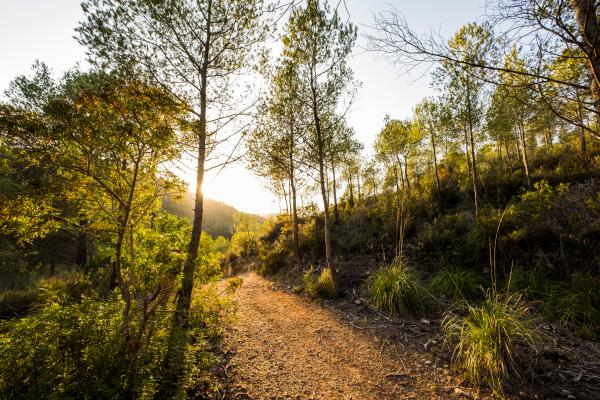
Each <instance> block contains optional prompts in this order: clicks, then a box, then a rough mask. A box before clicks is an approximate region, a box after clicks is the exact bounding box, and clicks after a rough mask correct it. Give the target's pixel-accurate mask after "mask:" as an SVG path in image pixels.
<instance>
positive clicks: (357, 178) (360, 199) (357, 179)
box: [356, 172, 362, 204]
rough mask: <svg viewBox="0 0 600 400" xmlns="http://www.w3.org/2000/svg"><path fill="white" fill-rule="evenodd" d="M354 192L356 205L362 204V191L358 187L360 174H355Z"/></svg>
mask: <svg viewBox="0 0 600 400" xmlns="http://www.w3.org/2000/svg"><path fill="white" fill-rule="evenodd" d="M356 192H357V194H358V203H359V204H360V203H361V202H362V190H361V187H360V172H357V173H356Z"/></svg>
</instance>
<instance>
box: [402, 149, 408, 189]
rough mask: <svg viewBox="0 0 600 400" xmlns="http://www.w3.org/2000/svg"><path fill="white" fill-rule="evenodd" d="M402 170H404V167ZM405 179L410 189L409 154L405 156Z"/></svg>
mask: <svg viewBox="0 0 600 400" xmlns="http://www.w3.org/2000/svg"><path fill="white" fill-rule="evenodd" d="M400 171H402V168H401V169H400ZM404 180H405V181H406V188H407V189H409V190H410V180H409V179H408V155H406V156H404Z"/></svg>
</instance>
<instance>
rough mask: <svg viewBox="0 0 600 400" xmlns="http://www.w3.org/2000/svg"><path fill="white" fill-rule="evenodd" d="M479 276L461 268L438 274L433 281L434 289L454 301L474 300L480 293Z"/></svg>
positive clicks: (446, 270)
mask: <svg viewBox="0 0 600 400" xmlns="http://www.w3.org/2000/svg"><path fill="white" fill-rule="evenodd" d="M479 281H480V280H479V278H478V276H477V274H475V273H474V272H472V271H467V270H464V269H459V268H452V269H445V270H442V271H440V272H438V273H437V274H436V275H435V276H434V277H433V279H432V280H431V286H432V288H433V289H434V290H435V291H436V292H437V293H439V294H442V295H444V296H446V297H448V298H450V299H452V300H462V299H472V298H474V297H476V296H477V294H478V293H480V282H479Z"/></svg>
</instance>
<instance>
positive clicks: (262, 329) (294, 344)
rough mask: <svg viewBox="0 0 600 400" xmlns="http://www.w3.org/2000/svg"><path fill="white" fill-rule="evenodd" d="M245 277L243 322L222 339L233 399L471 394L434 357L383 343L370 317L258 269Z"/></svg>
mask: <svg viewBox="0 0 600 400" xmlns="http://www.w3.org/2000/svg"><path fill="white" fill-rule="evenodd" d="M242 278H243V279H244V284H243V285H242V288H241V289H240V290H239V291H238V294H237V301H238V306H239V319H238V321H237V323H236V324H234V325H233V326H232V327H231V328H230V329H229V330H228V331H227V332H226V334H225V338H224V343H223V345H224V347H225V348H226V350H225V352H226V353H227V354H228V357H227V358H228V363H227V365H226V368H225V371H226V374H227V376H229V377H231V382H230V385H229V388H228V390H227V392H228V394H227V395H226V397H227V398H233V399H365V400H366V399H404V398H410V399H434V398H439V399H447V398H460V397H462V398H464V396H465V395H466V394H467V393H466V392H467V391H466V389H458V390H457V389H456V388H458V386H459V381H458V379H457V378H456V377H455V376H453V375H452V374H451V373H450V371H449V370H448V369H447V368H444V366H443V365H438V364H436V361H435V359H434V358H432V357H431V356H430V355H428V354H426V353H425V352H418V351H415V349H413V348H412V346H411V345H402V344H401V343H400V342H398V343H395V344H392V343H389V342H386V341H382V340H379V339H378V338H377V337H375V336H374V335H373V333H372V331H373V326H369V325H367V324H365V322H366V321H364V320H360V319H359V318H358V317H357V319H356V320H354V318H352V317H350V319H346V318H344V317H342V315H341V313H338V312H335V311H334V310H330V309H326V308H324V307H322V306H320V305H318V304H315V303H311V302H310V301H308V300H305V299H303V298H301V297H299V296H295V295H292V294H289V293H286V292H283V291H281V290H277V289H275V288H273V287H272V284H271V282H269V281H267V280H265V279H263V278H261V277H259V276H258V275H256V274H254V273H248V274H244V275H243V276H242ZM407 329H408V328H407ZM409 332H410V331H409ZM415 332H416V333H415V334H422V333H423V332H420V331H419V330H415ZM425 334H427V333H426V332H425Z"/></svg>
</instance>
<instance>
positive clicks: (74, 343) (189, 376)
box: [0, 215, 241, 399]
mask: <svg viewBox="0 0 600 400" xmlns="http://www.w3.org/2000/svg"><path fill="white" fill-rule="evenodd" d="M188 230H189V224H187V223H186V222H185V221H182V220H179V219H177V218H176V217H171V216H168V215H159V216H157V217H156V218H155V220H154V222H153V226H152V227H151V228H148V229H146V230H142V231H140V232H139V235H138V237H137V240H136V247H135V251H136V254H137V257H136V259H135V260H136V264H134V265H131V266H130V267H129V268H135V269H136V279H140V280H142V282H140V283H138V288H139V289H138V290H139V292H138V293H136V294H135V296H139V297H141V299H140V301H139V303H138V304H139V305H138V306H137V307H136V309H135V310H133V311H132V312H131V313H129V314H127V315H128V317H129V318H130V319H131V320H130V322H129V330H128V332H127V333H126V334H125V335H124V334H123V316H124V315H125V314H124V312H123V311H124V307H126V304H125V302H124V301H123V299H122V297H121V296H120V295H119V291H118V289H115V290H111V289H110V287H108V286H107V276H108V274H109V271H110V268H111V264H110V263H109V262H107V263H106V264H103V262H102V260H103V258H102V257H103V255H106V254H108V255H110V248H104V249H103V248H100V249H99V250H98V256H97V259H95V260H93V262H91V263H90V266H89V267H88V269H87V270H86V271H78V270H77V269H75V270H74V269H73V268H67V269H61V270H60V271H59V272H57V273H55V274H54V276H50V277H37V278H36V279H35V280H32V281H31V283H30V284H28V286H26V287H23V288H21V289H14V290H8V291H4V292H2V295H1V296H0V304H1V305H2V310H3V312H4V315H3V317H4V318H6V319H4V320H0V357H1V358H2V359H3V360H10V362H4V363H0V398H14V399H19V398H24V399H25V398H28V399H31V398H48V399H52V398H55V399H68V398H105V399H116V398H141V399H152V398H162V393H163V392H162V391H163V390H164V387H163V386H162V385H164V384H165V382H164V377H165V376H167V372H168V371H167V370H166V369H167V368H170V366H169V364H168V362H167V355H168V352H169V350H170V349H171V348H172V347H173V346H178V347H180V348H181V354H182V356H181V362H182V363H183V364H184V367H183V368H182V371H183V376H181V377H180V378H179V380H178V383H177V388H176V393H177V396H178V397H186V396H193V395H194V394H197V393H203V394H206V393H211V391H212V390H213V389H214V384H215V379H214V378H213V377H211V375H210V371H211V366H212V365H213V362H214V355H213V353H212V352H211V351H210V349H211V347H212V346H213V345H214V343H215V342H216V341H217V340H218V339H219V337H220V334H221V331H222V329H223V327H224V326H225V325H226V324H227V321H228V320H229V319H230V318H232V317H233V315H234V311H235V306H234V303H233V301H232V300H231V296H230V295H231V294H232V293H234V292H235V290H236V289H237V288H239V286H240V285H241V280H239V279H234V280H231V281H230V282H229V283H228V285H227V286H226V288H225V289H224V290H221V289H218V288H217V286H216V284H215V281H216V280H217V279H218V278H219V277H220V270H221V269H220V264H219V263H220V259H221V257H222V255H223V247H222V243H221V242H220V241H218V240H213V239H212V238H210V236H208V235H206V234H203V236H202V239H201V248H200V254H199V258H198V267H199V268H198V273H197V276H196V278H197V279H196V287H195V289H194V293H195V295H194V298H193V301H192V304H191V307H190V312H189V314H188V317H187V328H186V330H185V331H179V330H177V331H175V330H174V329H175V328H174V327H175V325H174V320H173V315H174V313H173V309H174V307H175V301H176V296H177V293H176V291H175V290H174V289H173V287H175V286H174V285H175V282H176V280H177V276H178V274H179V266H180V265H181V263H182V262H183V260H184V259H185V258H184V254H185V240H184V238H185V235H186V234H187V232H188ZM104 252H107V253H104ZM105 260H107V261H108V260H110V257H109V258H107V259H105ZM105 262H106V261H105ZM156 280H159V281H160V282H161V285H162V286H159V287H161V288H164V289H161V290H159V291H155V292H154V293H155V296H154V297H155V299H150V298H149V297H147V296H148V295H147V294H144V291H143V285H144V284H146V285H148V284H152V283H153V282H155V281H156ZM142 296H146V297H145V298H144V297H142ZM25 303H26V305H24V304H25ZM138 307H139V308H138ZM142 307H147V309H143V308H142ZM174 332H176V334H174ZM127 335H129V338H128V337H127ZM131 337H134V338H135V341H132V340H131ZM128 339H129V340H128ZM131 343H137V346H139V349H138V352H137V353H133V352H132V351H131V349H129V348H128V346H131ZM132 354H136V356H137V358H136V359H132ZM132 365H135V368H132Z"/></svg>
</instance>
